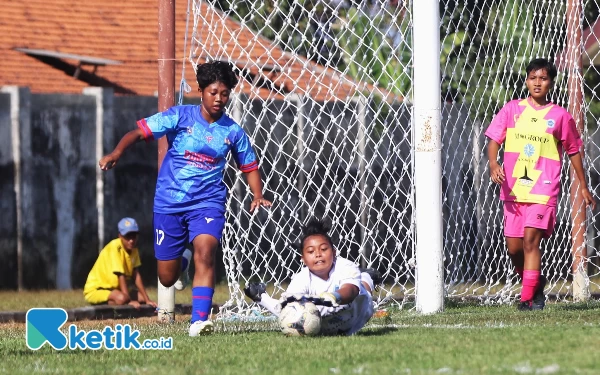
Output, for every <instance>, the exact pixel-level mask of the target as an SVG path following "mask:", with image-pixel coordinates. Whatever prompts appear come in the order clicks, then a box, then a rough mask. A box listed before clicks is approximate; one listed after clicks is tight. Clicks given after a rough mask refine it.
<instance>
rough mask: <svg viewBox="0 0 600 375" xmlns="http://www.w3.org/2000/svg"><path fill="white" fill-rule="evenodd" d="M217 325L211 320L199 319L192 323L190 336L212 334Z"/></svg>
mask: <svg viewBox="0 0 600 375" xmlns="http://www.w3.org/2000/svg"><path fill="white" fill-rule="evenodd" d="M214 329H215V326H214V324H213V322H211V321H210V320H198V321H196V322H194V323H192V324H191V325H190V337H196V336H202V335H210V334H211V333H213V331H214Z"/></svg>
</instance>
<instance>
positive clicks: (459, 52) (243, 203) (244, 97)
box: [186, 0, 600, 311]
mask: <svg viewBox="0 0 600 375" xmlns="http://www.w3.org/2000/svg"><path fill="white" fill-rule="evenodd" d="M190 1H191V8H192V10H191V11H190V22H189V23H190V26H189V29H188V38H189V41H188V46H190V48H189V49H188V51H186V54H188V57H189V62H188V63H191V65H190V67H191V68H195V67H196V66H197V64H201V63H203V62H205V61H211V60H224V61H229V62H231V63H232V64H233V65H234V66H235V67H236V69H237V72H238V73H239V75H240V78H241V79H240V83H239V84H238V86H237V87H236V89H235V91H234V94H235V95H234V97H233V99H232V100H231V102H230V105H229V107H228V114H229V115H230V116H232V117H233V118H234V119H235V120H236V121H238V122H239V123H240V124H241V125H242V127H243V128H244V129H245V131H246V132H247V133H248V134H249V136H250V138H251V139H252V141H253V144H254V148H255V150H256V152H257V155H258V157H259V160H260V167H261V172H262V175H263V182H264V184H265V195H266V197H267V198H269V199H271V200H272V201H273V208H272V209H271V210H264V209H263V210H259V211H258V212H257V213H252V214H251V213H249V212H248V208H249V202H250V201H251V194H250V190H249V188H248V186H247V185H246V183H245V180H244V178H243V176H242V175H241V173H240V172H237V171H236V170H235V168H232V167H230V168H229V169H228V170H227V172H226V176H225V179H226V182H227V184H228V185H229V186H230V195H229V200H228V202H227V225H226V228H225V232H224V237H223V242H222V244H223V253H224V258H225V268H226V274H227V281H228V285H229V289H230V299H229V301H228V302H227V303H226V305H225V306H224V307H225V308H226V309H229V310H232V311H233V310H235V311H238V310H239V311H243V310H245V309H247V307H248V304H247V302H246V300H245V298H244V295H243V292H242V289H243V287H244V285H245V284H246V283H247V282H249V281H263V282H266V283H268V284H269V285H270V286H271V287H272V289H270V290H272V293H273V294H274V295H276V296H277V295H278V294H280V293H281V292H282V291H283V290H284V289H285V286H286V284H287V283H288V282H289V280H290V277H291V276H292V275H293V274H294V273H296V272H297V271H298V270H299V269H300V267H301V262H300V253H299V251H298V249H297V248H296V247H295V246H294V245H295V244H296V243H297V242H298V239H299V235H300V232H299V229H300V226H301V225H302V224H303V223H305V222H306V221H307V220H308V219H309V218H310V217H313V216H315V217H328V218H329V219H330V220H331V221H332V224H333V230H332V232H333V233H332V234H333V237H334V239H335V240H336V243H337V252H338V254H339V255H340V256H343V257H346V258H349V259H351V260H353V261H355V262H356V263H357V264H359V265H360V266H363V267H371V268H375V269H377V270H378V271H379V272H380V273H381V274H382V276H383V279H384V283H383V285H382V286H381V287H380V288H378V289H377V291H376V293H375V294H376V295H375V298H376V300H377V301H378V303H380V304H381V303H384V302H394V303H397V304H398V305H400V306H402V305H403V304H404V303H405V302H406V301H410V300H412V298H413V297H414V294H415V287H414V285H415V265H416V264H415V259H416V257H415V249H416V243H415V241H416V237H415V220H414V215H415V210H418V207H415V199H414V197H415V193H416V191H417V189H418V187H417V186H415V181H414V148H413V131H412V126H413V125H412V124H413V118H412V115H411V114H412V108H413V107H412V102H411V99H412V82H413V63H412V62H413V44H412V43H413V31H412V25H413V23H414V22H418V20H415V19H413V12H412V1H408V0H387V1H381V0H365V1H353V0H320V1H270V0H260V1H259V0H242V1H232V0H190ZM439 9H440V16H441V23H440V29H439V30H433V31H432V32H439V33H440V38H441V60H440V64H441V70H442V76H441V77H440V85H441V88H442V98H441V101H442V103H443V104H442V142H443V149H442V159H443V165H442V176H443V183H442V187H441V188H442V201H443V234H444V236H443V251H444V275H443V277H444V284H445V293H446V296H447V297H451V298H458V299H470V298H474V299H477V300H480V301H481V302H483V303H503V302H508V301H511V300H512V299H513V298H515V296H516V295H518V293H519V292H520V284H519V283H520V281H519V280H518V278H517V277H516V275H515V274H514V273H513V269H512V266H511V264H510V261H509V259H508V257H507V255H506V250H505V243H504V237H503V232H502V206H501V203H500V202H499V200H498V193H499V192H498V188H497V187H496V186H495V185H493V184H492V183H491V182H490V179H489V177H488V170H487V166H488V160H487V156H486V155H487V154H486V151H485V150H486V147H487V141H486V139H485V137H484V136H483V133H484V131H485V129H486V127H487V125H488V124H489V122H490V120H491V119H492V117H493V116H494V114H495V113H496V112H497V111H498V110H499V109H500V108H501V106H502V105H503V104H504V103H505V102H507V101H508V100H510V99H513V98H516V97H524V96H525V95H526V91H525V90H524V79H523V77H524V69H525V66H526V65H527V62H528V61H529V60H531V59H532V58H535V57H545V58H549V59H552V60H554V61H555V62H556V63H557V65H558V67H559V76H558V78H557V80H556V85H555V89H554V90H553V93H552V100H553V101H554V102H555V103H557V104H559V105H561V106H564V107H565V108H568V109H569V111H570V112H571V113H572V115H573V117H574V118H575V119H576V120H577V123H578V126H579V127H580V129H581V131H582V136H583V138H584V142H585V160H584V164H585V170H586V175H587V178H588V181H589V182H590V185H591V187H592V189H591V190H592V192H593V194H595V197H596V199H598V197H597V193H598V192H600V186H599V181H598V168H599V167H598V165H600V163H599V161H598V155H599V154H600V151H599V149H598V145H599V144H600V134H599V133H598V126H597V123H598V121H597V119H598V115H600V106H598V104H596V103H595V101H596V102H597V97H596V95H597V93H598V82H599V81H600V75H599V74H598V71H597V70H596V68H595V67H594V60H595V59H596V58H597V56H596V52H597V50H598V48H597V47H596V48H595V50H594V49H593V48H588V47H587V46H588V44H590V45H591V44H595V45H596V46H597V44H598V39H597V37H596V36H595V34H594V33H593V28H594V25H595V23H596V19H597V17H598V13H599V12H598V5H597V4H596V3H595V0H594V1H586V2H585V3H583V2H574V1H571V0H548V1H542V2H531V1H527V0H502V1H500V0H454V1H451V0H440V2H439ZM590 30H591V31H590ZM599 35H600V34H599ZM593 51H596V52H593ZM186 64H187V63H186ZM578 67H580V68H581V69H579V68H578ZM563 171H564V178H563V184H562V194H561V196H560V201H559V206H558V209H557V225H556V230H555V233H554V235H553V236H552V238H551V239H549V240H545V241H543V243H542V247H543V252H544V255H543V273H544V274H545V275H547V277H548V279H549V281H550V282H549V283H548V285H547V287H546V293H547V294H548V295H549V296H550V297H552V298H556V299H559V300H564V299H570V298H572V297H573V296H574V295H575V296H576V297H577V296H579V295H580V294H581V293H583V292H585V291H592V292H595V291H597V290H598V287H599V284H600V275H599V274H600V268H599V264H600V263H599V262H598V256H597V246H598V243H599V242H600V239H599V233H598V232H599V228H600V224H598V222H597V219H598V214H597V213H592V212H591V211H589V210H588V211H586V209H585V208H581V207H580V204H581V195H580V194H579V193H578V192H577V190H576V189H572V188H573V186H575V187H576V184H577V181H576V180H574V179H573V178H570V176H569V163H568V158H565V164H564V168H563ZM574 205H575V206H574ZM572 207H576V208H575V209H574V210H572V209H571V208H572ZM421 225H427V223H422V224H421ZM582 256H585V259H584V258H583V257H582ZM575 269H577V270H579V272H575V274H576V276H575V277H574V276H573V275H574V270H575ZM576 284H577V285H579V284H581V285H582V287H581V288H579V287H577V286H576ZM582 291H583V292H582Z"/></svg>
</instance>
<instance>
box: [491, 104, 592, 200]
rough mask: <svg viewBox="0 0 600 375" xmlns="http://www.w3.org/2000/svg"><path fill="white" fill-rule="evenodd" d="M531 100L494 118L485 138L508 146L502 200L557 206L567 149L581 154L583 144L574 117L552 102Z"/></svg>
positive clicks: (508, 107) (505, 151)
mask: <svg viewBox="0 0 600 375" xmlns="http://www.w3.org/2000/svg"><path fill="white" fill-rule="evenodd" d="M530 100H531V99H523V100H512V101H510V102H508V103H507V104H506V105H505V106H504V107H502V109H501V110H500V112H498V114H497V115H496V116H495V117H494V119H493V120H492V123H491V124H490V126H489V127H488V129H487V131H486V132H485V135H486V136H487V137H489V138H491V139H493V140H494V141H496V142H498V143H499V144H502V143H505V144H504V165H503V168H504V174H505V176H506V179H505V180H504V183H503V184H502V187H501V189H500V199H502V200H503V201H513V202H521V203H540V204H546V205H548V206H556V201H557V197H558V192H559V189H560V167H561V161H562V153H563V149H564V150H565V151H566V152H567V154H569V155H573V154H576V153H577V152H579V149H580V148H581V146H582V144H583V142H582V141H581V137H580V136H579V132H578V131H577V127H576V126H575V120H573V117H571V115H570V114H569V113H568V112H567V111H566V110H565V109H564V108H562V107H560V106H558V105H556V104H553V103H548V104H546V105H545V106H543V107H534V106H533V105H532V104H531V102H530Z"/></svg>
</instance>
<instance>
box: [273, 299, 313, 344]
mask: <svg viewBox="0 0 600 375" xmlns="http://www.w3.org/2000/svg"><path fill="white" fill-rule="evenodd" d="M279 326H280V327H281V332H283V334H284V335H286V336H315V335H318V334H319V332H320V331H321V313H320V312H319V309H317V306H315V304H314V303H312V302H290V303H288V304H287V305H286V306H285V307H284V308H283V309H282V310H281V314H279Z"/></svg>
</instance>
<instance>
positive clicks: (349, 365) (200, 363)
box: [0, 292, 600, 374]
mask: <svg viewBox="0 0 600 375" xmlns="http://www.w3.org/2000/svg"><path fill="white" fill-rule="evenodd" d="M29 293H33V292H29ZM37 293H39V294H36V295H35V297H36V299H37V301H33V302H31V301H26V300H24V299H23V298H24V297H23V295H22V294H19V293H14V292H12V293H9V292H5V293H2V294H1V295H0V296H1V297H2V304H1V305H0V306H1V307H2V309H5V307H11V308H10V309H11V310H12V309H14V307H15V306H17V307H18V306H21V307H20V308H17V309H23V308H27V307H33V305H35V306H36V307H39V306H40V303H42V304H43V303H46V302H44V301H45V300H44V298H43V296H44V295H50V296H51V297H50V298H49V299H52V298H54V301H55V302H56V301H57V298H58V297H57V295H56V293H62V292H45V293H44V292H37ZM188 293H189V292H188ZM178 294H180V295H181V297H178V298H181V299H182V300H183V301H182V302H184V303H187V302H188V301H189V294H187V293H185V292H184V293H178ZM33 296H34V295H28V296H27V297H28V298H32V297H33ZM10 300H13V301H12V302H10ZM19 301H21V302H19ZM68 301H69V299H68V298H64V295H63V298H62V299H61V300H60V302H61V303H64V304H68V303H72V304H76V303H75V302H73V301H71V302H68ZM20 303H24V305H20ZM48 305H52V306H57V304H56V303H55V304H51V303H48ZM79 305H80V304H79ZM61 307H75V306H61ZM188 320H189V316H178V318H177V322H176V323H175V324H173V325H159V324H158V323H156V321H155V320H154V318H141V319H135V320H126V321H116V320H110V321H87V322H77V323H76V325H77V327H78V328H79V329H102V328H103V327H104V326H106V325H109V326H114V325H115V324H117V323H121V324H131V325H133V326H135V328H136V329H139V330H140V332H141V336H140V337H141V338H142V339H147V338H160V337H173V350H171V351H136V350H129V351H126V350H121V351H116V350H113V351H110V350H105V349H101V350H98V351H92V350H85V351H83V350H69V349H66V350H63V351H55V350H53V349H51V348H50V347H49V346H48V345H46V346H44V347H43V348H41V349H40V350H38V351H32V350H29V349H28V348H27V347H26V344H25V325H24V324H3V325H0V358H2V361H0V373H10V374H14V373H28V374H29V373H32V372H44V373H57V374H61V373H77V374H104V373H119V374H164V373H170V374H172V373H186V374H188V373H189V374H193V373H198V374H598V373H599V372H600V356H598V355H597V351H598V345H599V344H600V303H599V302H597V301H593V302H589V303H581V304H573V303H571V304H567V303H564V304H549V305H548V307H547V308H546V310H545V311H543V312H528V313H522V312H517V311H516V310H515V307H514V306H500V307H481V306H473V305H455V304H451V303H448V304H447V306H446V310H445V311H444V312H443V313H440V314H437V315H431V316H421V315H419V314H417V313H415V312H414V310H410V309H404V310H400V311H399V310H394V311H392V310H390V311H389V315H388V316H387V317H385V318H377V319H375V318H374V319H372V321H371V323H370V325H369V326H368V327H367V328H365V329H363V330H362V331H361V332H359V333H358V334H357V335H355V336H352V337H316V338H288V337H284V336H282V335H281V334H280V333H279V332H276V331H274V330H270V331H249V330H248V329H246V330H244V326H242V325H240V324H239V323H238V324H232V323H228V324H217V328H218V329H217V332H216V333H215V334H214V335H212V336H207V337H196V338H190V337H188V336H187V326H188V323H187V321H188ZM69 324H70V323H67V324H66V325H65V326H64V327H63V328H66V327H67V326H68V325H69ZM253 327H254V328H255V326H253Z"/></svg>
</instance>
